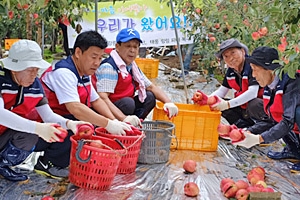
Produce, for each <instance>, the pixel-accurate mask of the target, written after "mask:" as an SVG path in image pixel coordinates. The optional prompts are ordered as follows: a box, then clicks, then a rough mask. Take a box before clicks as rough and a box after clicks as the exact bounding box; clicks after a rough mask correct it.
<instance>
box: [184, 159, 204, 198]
mask: <svg viewBox="0 0 300 200" xmlns="http://www.w3.org/2000/svg"><path fill="white" fill-rule="evenodd" d="M196 167H197V163H196V162H195V161H194V160H186V161H184V163H183V169H184V171H185V173H187V174H192V173H194V172H195V171H196ZM183 190H184V194H185V195H186V196H188V197H196V196H197V195H198V194H199V192H200V190H199V187H198V185H197V184H196V183H194V182H188V183H186V184H185V185H184V188H183Z"/></svg>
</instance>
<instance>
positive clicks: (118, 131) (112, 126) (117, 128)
mask: <svg viewBox="0 0 300 200" xmlns="http://www.w3.org/2000/svg"><path fill="white" fill-rule="evenodd" d="M105 129H106V130H107V132H109V133H110V134H112V135H126V132H125V131H131V130H132V129H131V128H130V125H129V124H127V123H125V122H120V121H118V120H116V119H114V120H108V123H107V126H106V127H105Z"/></svg>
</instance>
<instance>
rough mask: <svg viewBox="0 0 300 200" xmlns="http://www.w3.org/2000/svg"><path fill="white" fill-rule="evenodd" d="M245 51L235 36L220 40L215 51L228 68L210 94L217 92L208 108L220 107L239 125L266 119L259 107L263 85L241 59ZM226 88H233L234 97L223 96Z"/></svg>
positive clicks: (251, 123) (243, 58) (227, 90)
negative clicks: (217, 101)
mask: <svg viewBox="0 0 300 200" xmlns="http://www.w3.org/2000/svg"><path fill="white" fill-rule="evenodd" d="M247 53H248V48H247V47H246V46H245V45H244V44H242V43H240V42H239V41H238V40H237V39H233V38H232V39H228V40H225V41H223V42H222V43H221V45H220V50H219V51H218V52H217V53H216V54H215V55H216V57H217V58H219V59H221V60H224V62H225V63H226V65H227V66H228V69H227V72H226V75H225V78H224V80H223V83H222V85H221V87H219V88H218V89H217V90H216V91H215V92H213V93H212V94H211V95H210V96H217V97H219V100H220V101H219V103H217V104H214V105H212V109H214V110H220V111H222V116H223V117H224V118H225V119H226V120H227V121H228V122H229V123H230V124H235V125H236V126H237V127H239V128H244V127H249V126H251V125H253V124H254V123H256V124H257V123H260V122H261V121H269V117H268V116H267V115H266V114H265V113H264V110H263V101H262V92H263V89H262V88H261V87H259V84H258V83H257V81H256V80H255V78H254V77H252V69H251V67H250V65H249V64H248V63H246V62H245V58H246V57H247V56H248V55H247ZM230 90H233V91H234V98H232V99H230V100H225V99H224V98H225V96H226V95H227V93H228V92H229V91H230Z"/></svg>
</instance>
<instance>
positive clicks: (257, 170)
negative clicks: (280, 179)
mask: <svg viewBox="0 0 300 200" xmlns="http://www.w3.org/2000/svg"><path fill="white" fill-rule="evenodd" d="M252 171H255V172H256V173H258V174H260V175H261V176H262V177H265V175H266V171H265V169H264V168H263V167H261V166H257V167H254V168H252Z"/></svg>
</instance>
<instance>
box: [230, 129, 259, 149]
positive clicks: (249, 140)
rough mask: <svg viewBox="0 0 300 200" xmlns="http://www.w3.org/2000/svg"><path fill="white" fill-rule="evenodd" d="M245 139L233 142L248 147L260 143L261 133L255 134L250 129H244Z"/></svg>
mask: <svg viewBox="0 0 300 200" xmlns="http://www.w3.org/2000/svg"><path fill="white" fill-rule="evenodd" d="M244 135H245V139H243V140H242V141H239V142H232V144H234V145H238V146H242V147H245V148H247V149H249V148H251V147H253V146H255V145H257V144H259V143H260V142H259V135H254V134H252V133H250V132H249V131H244Z"/></svg>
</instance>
